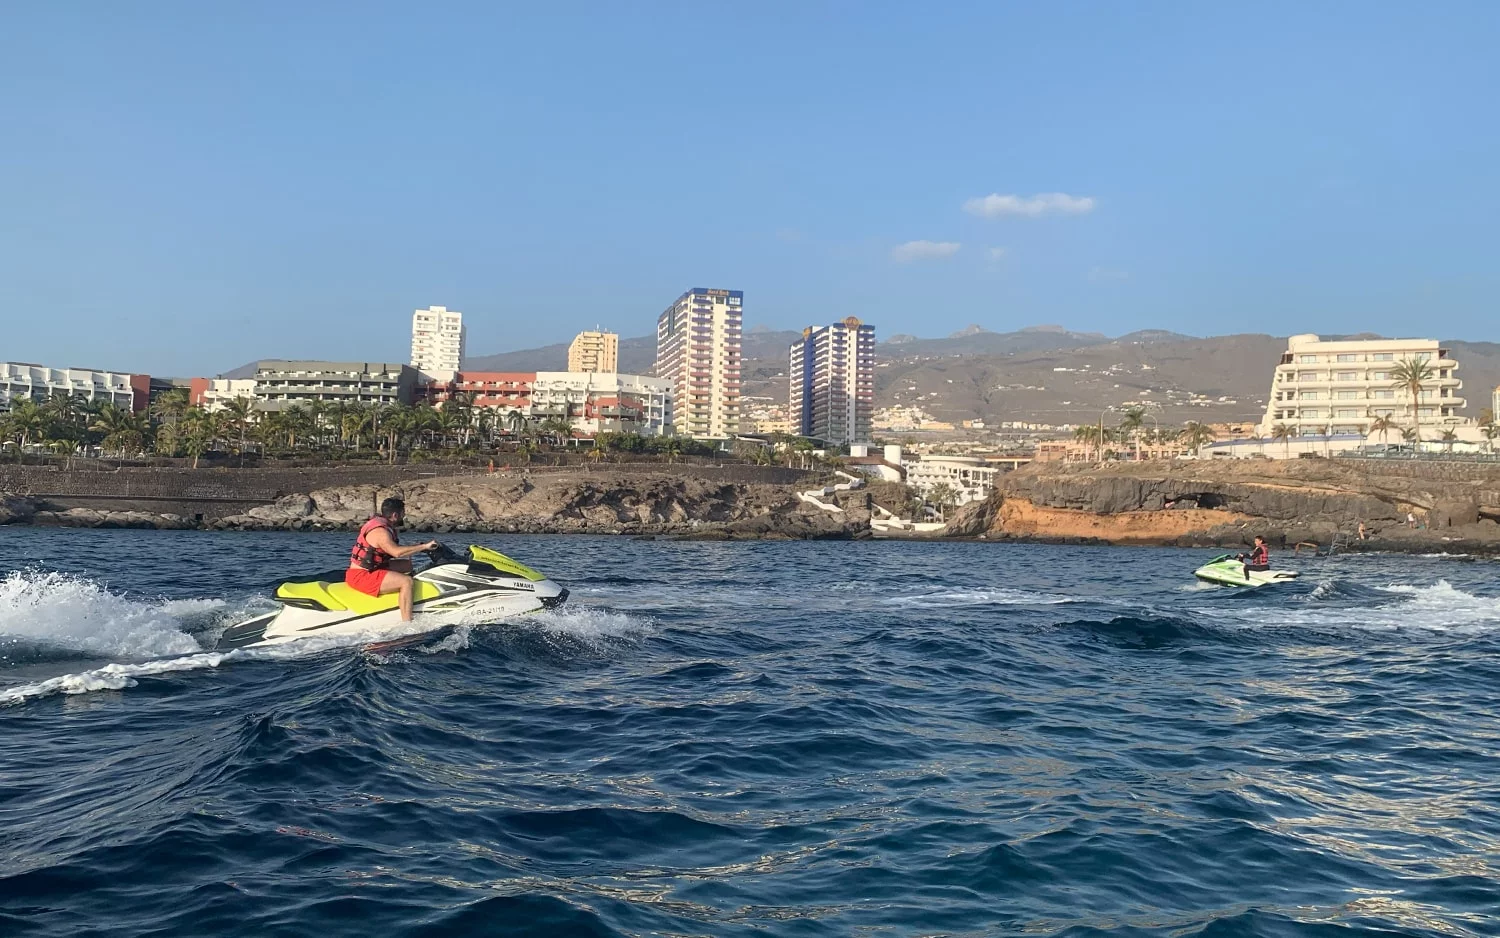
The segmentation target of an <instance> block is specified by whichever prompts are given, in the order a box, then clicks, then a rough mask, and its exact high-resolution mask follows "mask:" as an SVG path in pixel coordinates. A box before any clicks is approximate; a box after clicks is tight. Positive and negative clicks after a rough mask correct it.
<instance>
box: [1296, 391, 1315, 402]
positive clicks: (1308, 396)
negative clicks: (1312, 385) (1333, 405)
mask: <svg viewBox="0 0 1500 938" xmlns="http://www.w3.org/2000/svg"><path fill="white" fill-rule="evenodd" d="M1317 399H1318V392H1317V391H1303V392H1302V394H1301V395H1300V396H1299V400H1304V401H1315V400H1317Z"/></svg>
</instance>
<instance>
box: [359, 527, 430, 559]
mask: <svg viewBox="0 0 1500 938" xmlns="http://www.w3.org/2000/svg"><path fill="white" fill-rule="evenodd" d="M365 540H367V541H369V542H370V544H371V546H373V547H377V548H379V549H380V550H382V551H384V552H385V553H387V554H390V555H391V556H392V557H396V558H401V557H410V556H411V555H413V554H420V553H421V552H422V551H424V550H432V549H433V548H434V547H436V546H437V541H428V542H427V543H425V544H412V545H411V546H409V547H402V546H401V545H400V544H397V543H396V542H395V541H394V540H392V539H391V532H389V531H387V530H386V529H385V528H376V529H375V530H373V531H371V532H370V533H369V534H367V535H365Z"/></svg>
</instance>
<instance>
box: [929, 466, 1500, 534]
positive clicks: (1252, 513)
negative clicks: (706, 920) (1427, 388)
mask: <svg viewBox="0 0 1500 938" xmlns="http://www.w3.org/2000/svg"><path fill="white" fill-rule="evenodd" d="M1408 515H1412V516H1414V517H1415V519H1416V526H1415V527H1411V526H1409V523H1408ZM1361 524H1363V525H1364V528H1365V539H1363V540H1361V539H1360V538H1359V527H1360V525H1361ZM947 533H948V534H949V535H952V536H968V537H978V536H983V537H984V538H985V539H987V540H1029V541H1066V542H1073V543H1109V544H1154V545H1173V546H1193V547H1229V548H1238V547H1241V546H1243V545H1246V544H1249V543H1250V541H1251V539H1252V538H1253V537H1254V536H1255V535H1257V534H1260V535H1263V536H1265V537H1266V538H1267V539H1268V540H1269V541H1270V542H1271V543H1272V545H1273V546H1279V547H1291V546H1293V545H1296V544H1298V543H1307V544H1317V545H1319V546H1320V547H1323V548H1327V547H1328V546H1330V545H1332V544H1334V543H1337V544H1338V546H1339V547H1340V549H1348V550H1372V551H1373V550H1394V551H1411V552H1447V553H1473V554H1500V466H1486V465H1476V464H1465V463H1444V462H1391V463H1384V462H1381V461H1377V460H1343V459H1334V460H1330V459H1307V460H1302V459H1294V460H1279V461H1274V462H1273V461H1263V460H1235V461H1232V462H1208V461H1206V460H1197V461H1187V460H1182V461H1177V462H1170V463H1169V462H1159V463H1140V464H1129V463H1121V464H1110V465H1105V466H1093V465H1077V464H1073V465H1066V464H1056V463H1052V464H1039V465H1034V466H1030V467H1027V468H1025V469H1022V470H1020V471H1017V472H1013V473H1009V474H1007V475H1005V476H1003V477H1002V478H1001V480H1000V481H999V483H998V484H997V488H996V491H995V493H994V494H993V495H992V496H991V497H990V498H989V499H987V500H985V501H983V502H977V503H974V504H971V505H969V506H966V507H965V508H964V509H963V510H961V511H960V512H959V513H958V514H957V515H956V516H955V518H954V520H953V522H952V523H951V524H950V525H949V527H948V531H947Z"/></svg>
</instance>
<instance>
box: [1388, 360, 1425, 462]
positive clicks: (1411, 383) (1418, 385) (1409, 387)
mask: <svg viewBox="0 0 1500 938" xmlns="http://www.w3.org/2000/svg"><path fill="white" fill-rule="evenodd" d="M1391 377H1392V378H1394V379H1395V381H1394V382H1393V383H1392V384H1391V387H1392V388H1394V389H1396V390H1398V391H1405V392H1406V393H1407V394H1410V395H1411V426H1412V430H1413V431H1414V432H1413V437H1414V439H1415V441H1416V444H1417V452H1419V453H1420V452H1421V451H1422V419H1421V416H1420V409H1421V407H1420V405H1421V400H1422V385H1423V384H1425V383H1426V382H1428V381H1431V380H1432V366H1431V365H1429V364H1427V362H1425V361H1423V360H1422V359H1420V358H1408V359H1403V360H1402V361H1400V362H1397V363H1396V367H1394V368H1392V369H1391Z"/></svg>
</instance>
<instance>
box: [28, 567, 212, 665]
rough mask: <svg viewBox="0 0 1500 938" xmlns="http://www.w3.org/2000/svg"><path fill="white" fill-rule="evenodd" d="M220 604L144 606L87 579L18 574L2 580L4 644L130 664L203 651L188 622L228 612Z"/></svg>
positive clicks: (195, 602)
mask: <svg viewBox="0 0 1500 938" xmlns="http://www.w3.org/2000/svg"><path fill="white" fill-rule="evenodd" d="M224 606H225V603H223V602H220V601H218V600H188V601H178V602H157V603H143V602H137V601H135V600H131V599H127V598H125V597H124V596H120V595H118V594H115V593H111V592H110V591H109V590H107V589H105V588H104V587H102V586H100V585H99V584H98V583H95V582H94V581H92V580H89V579H85V578H84V577H79V576H72V575H70V574H66V573H55V572H49V571H40V570H18V571H15V572H12V573H10V574H9V575H7V576H6V577H5V578H4V579H3V580H0V638H12V639H17V638H18V639H22V640H24V641H28V642H32V643H35V644H38V645H47V646H52V647H56V648H64V649H68V650H70V651H81V652H89V653H94V654H102V655H110V656H116V657H129V658H157V657H162V656H165V655H185V654H190V653H192V652H196V651H201V650H202V648H201V646H199V644H198V642H197V640H196V639H194V638H193V637H192V636H191V635H188V634H187V633H186V632H184V631H182V619H183V617H184V616H190V615H199V616H201V615H205V614H208V613H210V612H212V611H214V610H216V609H220V608H223V607H224Z"/></svg>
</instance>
